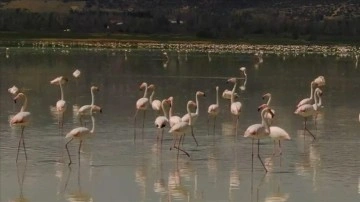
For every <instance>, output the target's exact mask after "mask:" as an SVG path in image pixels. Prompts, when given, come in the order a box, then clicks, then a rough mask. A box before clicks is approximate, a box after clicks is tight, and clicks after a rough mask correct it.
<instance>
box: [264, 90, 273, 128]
mask: <svg viewBox="0 0 360 202" xmlns="http://www.w3.org/2000/svg"><path fill="white" fill-rule="evenodd" d="M266 98H268V100H267V102H266V104H265V105H266V106H268V107H270V102H271V98H272V97H271V93H266V94H264V95H263V96H262V99H266ZM270 110H271V113H272V114H274V115H275V110H273V109H270ZM273 117H274V116H273V115H271V114H270V113H265V118H266V119H267V120H268V121H269V123H270V125H271V124H272V121H273Z"/></svg>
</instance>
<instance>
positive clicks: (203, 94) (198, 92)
mask: <svg viewBox="0 0 360 202" xmlns="http://www.w3.org/2000/svg"><path fill="white" fill-rule="evenodd" d="M199 96H203V97H205V93H204V92H201V91H197V92H196V94H195V99H196V112H195V113H190V114H185V115H184V116H183V117H181V120H182V121H185V122H188V121H190V116H191V118H192V123H191V135H192V137H193V138H194V140H195V142H196V146H198V145H199V144H198V142H197V140H196V138H195V135H194V128H193V127H194V124H195V122H196V120H197V118H198V117H199Z"/></svg>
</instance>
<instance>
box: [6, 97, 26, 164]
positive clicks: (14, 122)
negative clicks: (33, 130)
mask: <svg viewBox="0 0 360 202" xmlns="http://www.w3.org/2000/svg"><path fill="white" fill-rule="evenodd" d="M19 98H23V99H24V102H23V105H22V107H21V109H20V112H18V113H17V114H16V115H15V116H13V117H12V118H11V120H10V125H11V126H20V127H21V136H20V139H19V145H18V149H17V154H16V162H17V160H18V157H19V150H20V144H21V141H22V145H23V148H24V153H25V159H26V160H27V155H26V148H25V138H24V129H25V126H27V125H28V123H29V120H30V116H31V114H30V112H27V111H25V110H26V107H27V97H26V95H25V94H24V93H19V94H17V96H16V97H15V98H14V102H15V103H16V101H17V100H18V99H19Z"/></svg>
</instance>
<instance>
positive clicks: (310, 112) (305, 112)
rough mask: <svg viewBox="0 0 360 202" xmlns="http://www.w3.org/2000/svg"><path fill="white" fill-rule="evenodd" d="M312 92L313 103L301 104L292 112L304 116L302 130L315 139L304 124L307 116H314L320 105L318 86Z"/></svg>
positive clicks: (320, 92)
mask: <svg viewBox="0 0 360 202" xmlns="http://www.w3.org/2000/svg"><path fill="white" fill-rule="evenodd" d="M314 94H315V95H314V97H315V104H304V105H301V106H300V107H298V108H297V109H296V110H295V112H294V113H295V114H297V115H300V116H302V117H304V131H305V130H306V131H307V132H308V133H309V134H310V135H311V136H312V137H313V138H314V140H315V139H316V138H315V136H314V135H313V134H312V133H311V132H310V130H309V129H308V128H307V126H306V121H307V118H308V117H310V116H314V115H315V114H316V113H317V111H318V110H319V108H320V107H321V95H322V91H321V90H320V88H316V89H315V92H314ZM304 138H305V136H304Z"/></svg>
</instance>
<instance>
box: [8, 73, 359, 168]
mask: <svg viewBox="0 0 360 202" xmlns="http://www.w3.org/2000/svg"><path fill="white" fill-rule="evenodd" d="M240 72H241V73H242V74H243V75H244V76H245V82H244V85H242V86H240V90H245V89H246V88H245V84H246V81H247V74H246V68H245V67H241V68H240ZM73 76H74V78H75V79H78V78H79V76H80V71H79V70H76V71H75V72H74V73H73ZM238 80H239V78H235V77H233V78H229V79H228V80H227V83H230V84H232V85H233V87H232V90H231V91H230V90H225V91H224V92H223V94H222V97H223V98H224V99H230V107H229V112H230V114H231V115H232V116H234V117H235V119H236V120H235V121H236V123H234V128H235V136H237V134H238V132H237V130H238V124H239V118H240V114H241V110H242V103H241V102H240V101H237V100H236V98H237V97H238V94H237V93H236V89H237V86H238V82H237V81H238ZM67 82H68V79H67V78H66V77H64V76H59V77H56V78H55V79H53V80H51V81H50V84H53V85H59V87H60V99H59V100H58V101H57V102H56V111H57V113H58V125H59V127H63V124H64V112H65V110H66V101H65V98H64V90H63V85H65V84H66V83H67ZM324 85H325V78H324V77H323V76H319V77H317V78H316V79H314V80H313V81H311V83H310V97H308V98H305V99H303V100H301V101H300V102H299V104H298V105H297V106H296V110H295V114H297V115H300V116H302V117H303V118H304V131H307V132H308V133H309V134H310V135H312V136H313V138H314V139H315V136H314V135H313V134H312V133H311V132H310V130H309V129H308V128H307V125H306V124H307V119H308V117H311V116H314V117H315V116H316V114H317V113H318V110H319V109H320V108H321V107H322V101H321V96H322V90H321V89H320V87H321V86H324ZM315 87H316V89H315ZM139 89H140V90H144V94H143V96H142V97H141V98H139V99H138V100H137V101H136V103H135V115H134V140H135V139H136V130H135V129H136V120H137V116H138V113H139V111H143V117H142V130H144V120H145V115H146V111H147V110H148V108H149V106H151V109H152V110H153V111H154V112H155V114H156V117H155V121H154V125H155V127H156V128H157V131H158V132H157V140H158V142H160V143H159V145H162V141H163V134H164V129H165V128H166V127H169V128H170V129H169V131H168V132H169V133H170V134H172V137H173V143H172V146H171V147H170V149H172V148H174V149H177V151H178V155H177V158H179V152H180V151H181V152H183V153H184V154H186V155H187V156H189V157H190V154H189V153H188V152H187V151H186V150H185V149H184V148H183V147H182V143H183V142H184V138H185V135H186V134H190V133H191V135H192V137H193V139H194V141H195V143H196V145H198V142H197V140H196V138H195V134H194V124H195V123H196V120H197V119H198V117H199V98H200V97H205V93H204V92H202V91H197V92H196V93H195V101H196V102H194V101H192V100H189V101H188V102H187V105H186V111H187V113H186V114H185V115H184V116H182V117H180V116H177V115H175V114H174V98H173V97H172V96H170V97H168V98H165V99H162V100H161V101H160V100H158V99H154V95H155V89H156V86H155V84H150V85H148V83H147V82H142V83H141V85H140V86H139ZM215 90H216V102H215V103H214V104H211V105H209V107H208V110H207V112H208V121H207V123H208V131H209V121H210V119H211V118H212V119H213V130H214V133H215V125H216V124H215V123H216V118H217V116H218V114H219V112H220V103H219V86H216V87H215ZM8 91H9V93H10V94H12V95H13V96H15V97H14V101H16V100H18V99H20V98H22V99H23V100H24V102H23V105H22V107H21V109H20V112H19V113H17V114H16V115H15V116H14V117H12V118H11V120H10V125H12V126H20V127H21V136H20V139H19V144H18V151H17V157H16V161H17V160H18V154H19V150H20V145H21V143H22V145H23V149H24V153H25V158H26V160H27V155H26V148H25V141H24V128H25V126H27V125H28V123H29V120H30V115H31V114H30V112H27V111H26V107H27V97H26V95H25V94H24V93H23V92H21V91H20V90H19V89H18V88H17V87H16V86H13V87H11V88H9V89H8ZM97 91H99V88H98V87H96V86H91V87H90V93H91V103H90V104H87V105H83V106H81V107H80V108H79V110H78V112H77V115H78V118H79V121H80V126H79V127H76V128H74V129H73V130H71V131H70V132H69V133H67V134H66V136H65V138H66V139H68V141H67V142H66V144H65V148H66V150H67V153H68V157H69V165H71V164H72V160H71V156H70V152H69V149H68V144H69V143H70V142H72V141H73V140H74V139H77V140H79V148H78V155H79V160H80V149H81V146H82V142H83V140H84V139H85V138H87V137H88V136H90V134H93V133H94V131H95V118H94V113H95V112H100V113H101V112H102V108H101V107H100V106H97V105H95V92H97ZM149 91H151V95H150V96H149ZM262 97H263V99H267V102H266V103H265V104H262V105H260V106H259V107H258V111H260V118H261V123H257V124H253V125H251V126H249V127H248V128H247V129H246V130H245V132H244V137H249V138H251V139H252V145H254V140H257V147H258V148H257V152H258V158H259V160H260V162H261V164H262V165H263V167H264V170H265V171H266V172H267V171H268V170H267V168H266V166H265V164H264V162H263V161H262V159H261V156H260V140H261V139H264V138H270V139H272V140H273V141H274V152H273V156H274V155H276V149H275V148H276V146H277V143H276V142H278V154H279V155H281V154H282V149H281V141H282V140H290V139H291V137H290V135H289V134H288V133H287V132H286V131H285V130H284V129H282V128H280V127H278V126H274V125H273V124H274V121H273V118H274V116H275V110H274V109H272V107H271V106H270V104H271V99H272V95H271V94H270V93H266V94H264V95H263V96H262ZM193 109H195V112H192V110H193ZM88 115H90V116H91V119H92V128H91V129H89V128H86V127H84V126H83V123H82V117H83V116H88ZM359 117H360V115H359ZM359 120H360V118H359ZM208 133H209V132H208ZM253 156H254V151H253V149H252V159H253ZM252 162H253V160H252ZM252 167H253V163H252Z"/></svg>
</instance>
